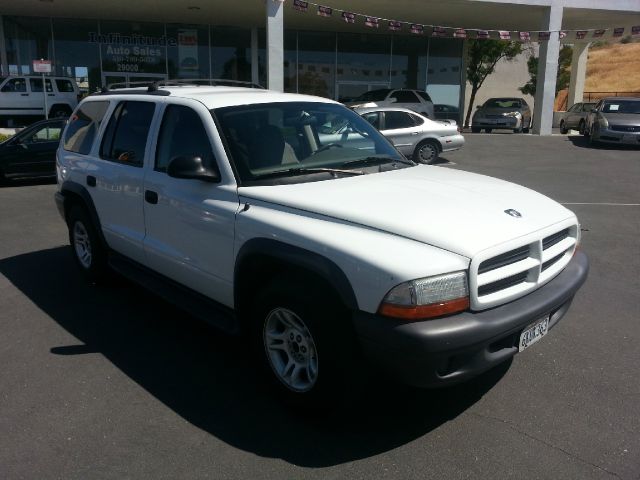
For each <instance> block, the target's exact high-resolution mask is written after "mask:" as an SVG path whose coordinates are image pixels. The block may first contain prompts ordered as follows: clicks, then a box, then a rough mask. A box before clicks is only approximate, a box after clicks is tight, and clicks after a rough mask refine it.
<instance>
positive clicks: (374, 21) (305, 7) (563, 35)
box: [293, 0, 640, 42]
mask: <svg viewBox="0 0 640 480" xmlns="http://www.w3.org/2000/svg"><path fill="white" fill-rule="evenodd" d="M309 6H311V7H314V8H315V10H316V14H317V15H319V16H321V17H325V18H329V17H333V15H334V13H335V14H336V15H337V16H339V17H341V18H342V20H344V21H345V22H346V23H354V24H355V23H356V22H358V19H364V25H365V26H366V27H369V28H378V29H379V28H384V27H386V28H387V29H388V30H389V31H392V32H400V31H402V30H403V29H404V28H405V27H407V28H408V30H409V33H412V34H414V35H430V36H432V37H453V38H470V39H488V38H496V39H500V40H519V41H521V42H530V41H545V40H549V39H550V38H551V33H554V32H555V31H545V30H531V31H527V32H521V31H516V30H481V29H477V28H458V27H445V26H439V25H425V24H422V23H412V22H406V21H400V20H391V19H388V18H380V17H373V16H370V15H365V14H362V13H356V12H349V11H347V10H341V9H338V8H333V7H328V6H326V5H320V4H318V3H314V2H310V1H307V0H293V9H294V10H297V11H298V12H302V13H306V12H308V11H309ZM609 30H613V37H614V38H616V37H622V36H623V35H624V34H625V28H624V27H618V28H613V29H609V28H599V29H585V30H560V31H557V32H558V34H559V36H560V39H561V40H563V39H572V38H571V37H573V38H575V39H576V40H587V39H591V38H601V37H603V36H604V35H605V33H606V32H607V31H609ZM631 35H633V36H637V35H640V25H636V26H633V27H631Z"/></svg>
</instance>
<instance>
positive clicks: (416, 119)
mask: <svg viewBox="0 0 640 480" xmlns="http://www.w3.org/2000/svg"><path fill="white" fill-rule="evenodd" d="M409 115H410V116H411V118H412V119H413V124H414V125H422V124H423V123H424V120H423V119H422V117H419V116H417V115H413V114H409Z"/></svg>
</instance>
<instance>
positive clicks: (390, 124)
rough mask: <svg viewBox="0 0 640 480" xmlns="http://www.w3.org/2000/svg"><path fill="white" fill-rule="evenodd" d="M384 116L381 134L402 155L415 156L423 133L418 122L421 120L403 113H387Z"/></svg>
mask: <svg viewBox="0 0 640 480" xmlns="http://www.w3.org/2000/svg"><path fill="white" fill-rule="evenodd" d="M383 114H384V115H383V118H384V121H383V122H382V130H380V132H381V133H382V134H383V135H384V136H385V137H387V138H388V139H390V140H391V141H392V142H393V144H394V145H395V147H396V148H397V149H398V150H400V152H401V153H403V154H404V155H411V154H413V149H414V146H415V143H416V139H417V138H418V136H419V135H420V133H421V132H422V126H421V125H418V124H417V123H418V122H417V121H416V119H420V118H419V117H417V116H415V117H414V116H413V115H412V114H410V113H409V112H402V111H385V112H383ZM420 120H421V119H420Z"/></svg>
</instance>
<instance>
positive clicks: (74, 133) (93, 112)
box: [64, 102, 109, 155]
mask: <svg viewBox="0 0 640 480" xmlns="http://www.w3.org/2000/svg"><path fill="white" fill-rule="evenodd" d="M107 108H109V102H86V103H84V104H83V105H82V106H81V107H80V108H78V110H76V113H74V114H73V115H72V116H71V118H70V119H69V125H68V126H67V129H66V130H65V133H64V149H65V150H68V151H70V152H76V153H81V154H83V155H86V154H88V153H89V152H90V151H91V146H92V145H93V140H94V139H95V137H96V133H98V130H99V129H100V123H102V119H103V118H104V114H105V113H106V112H107Z"/></svg>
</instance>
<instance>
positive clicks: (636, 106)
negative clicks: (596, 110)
mask: <svg viewBox="0 0 640 480" xmlns="http://www.w3.org/2000/svg"><path fill="white" fill-rule="evenodd" d="M602 111H603V112H605V113H640V99H639V100H615V101H614V100H611V101H608V102H605V104H604V105H603V106H602Z"/></svg>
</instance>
